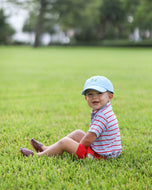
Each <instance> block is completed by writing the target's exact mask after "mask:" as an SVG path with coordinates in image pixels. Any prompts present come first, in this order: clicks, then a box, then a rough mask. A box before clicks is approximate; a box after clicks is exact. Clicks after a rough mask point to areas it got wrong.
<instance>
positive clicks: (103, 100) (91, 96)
mask: <svg viewBox="0 0 152 190" xmlns="http://www.w3.org/2000/svg"><path fill="white" fill-rule="evenodd" d="M112 98H113V94H112V93H110V92H103V93H101V92H98V91H96V90H91V89H90V90H87V91H86V96H85V99H86V101H87V103H88V105H89V106H90V107H91V108H92V109H93V110H94V111H95V110H98V109H101V108H102V107H103V106H104V105H106V104H107V103H108V102H110V101H111V99H112Z"/></svg>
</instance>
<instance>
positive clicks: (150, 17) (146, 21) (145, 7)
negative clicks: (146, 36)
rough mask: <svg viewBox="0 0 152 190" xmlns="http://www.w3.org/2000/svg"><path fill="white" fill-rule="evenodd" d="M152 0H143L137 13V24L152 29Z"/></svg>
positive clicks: (141, 27)
mask: <svg viewBox="0 0 152 190" xmlns="http://www.w3.org/2000/svg"><path fill="white" fill-rule="evenodd" d="M151 10H152V1H151V0H141V3H140V5H139V6H138V8H137V11H136V13H135V25H136V26H138V27H139V28H140V29H144V30H152V11H151Z"/></svg>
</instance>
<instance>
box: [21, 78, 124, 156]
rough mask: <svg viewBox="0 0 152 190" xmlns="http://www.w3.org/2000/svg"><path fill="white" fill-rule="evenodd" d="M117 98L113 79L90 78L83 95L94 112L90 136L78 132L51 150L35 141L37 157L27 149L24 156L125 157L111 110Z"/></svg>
mask: <svg viewBox="0 0 152 190" xmlns="http://www.w3.org/2000/svg"><path fill="white" fill-rule="evenodd" d="M113 94H114V88H113V85H112V83H111V81H110V80H109V79H107V78H106V77H104V76H93V77H91V78H89V79H88V80H87V81H86V82H85V85H84V89H83V91H82V95H84V96H85V100H86V101H87V103H88V105H89V106H90V107H91V108H92V114H91V124H90V127H89V130H88V132H87V133H85V132H84V131H82V130H79V129H78V130H75V131H73V132H72V133H70V134H68V135H67V136H66V137H64V138H62V139H60V140H59V141H57V142H56V143H54V144H52V145H50V146H45V145H43V144H42V143H40V142H38V141H36V140H35V139H34V138H32V139H31V141H30V142H31V145H32V147H33V148H34V149H35V150H36V152H37V153H34V152H33V151H31V150H28V149H26V148H20V153H21V154H22V155H23V156H30V155H32V156H33V155H36V156H39V157H40V156H44V155H49V156H55V155H61V154H62V153H63V152H64V151H66V152H68V153H69V154H72V155H77V157H78V158H79V159H82V158H86V157H91V158H97V159H107V158H113V157H117V156H118V155H120V154H121V152H122V147H121V139H120V131H119V127H118V121H117V118H116V116H115V114H114V112H113V110H112V106H111V100H112V98H113Z"/></svg>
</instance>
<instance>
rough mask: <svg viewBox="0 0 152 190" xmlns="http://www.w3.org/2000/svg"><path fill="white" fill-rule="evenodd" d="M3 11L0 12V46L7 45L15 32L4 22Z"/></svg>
mask: <svg viewBox="0 0 152 190" xmlns="http://www.w3.org/2000/svg"><path fill="white" fill-rule="evenodd" d="M6 19H7V17H6V16H5V15H4V11H3V10H2V9H1V10H0V44H9V43H10V41H11V36H12V35H13V34H14V33H15V30H14V29H13V28H12V27H11V26H10V25H9V24H8V23H7V22H6Z"/></svg>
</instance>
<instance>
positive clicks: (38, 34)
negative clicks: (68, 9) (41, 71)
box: [34, 0, 47, 47]
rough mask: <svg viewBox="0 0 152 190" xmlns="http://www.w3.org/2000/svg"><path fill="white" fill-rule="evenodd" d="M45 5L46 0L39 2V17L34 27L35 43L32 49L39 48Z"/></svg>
mask: <svg viewBox="0 0 152 190" xmlns="http://www.w3.org/2000/svg"><path fill="white" fill-rule="evenodd" d="M46 5H47V2H46V0H39V6H40V8H39V15H38V18H37V23H36V27H35V42H34V47H38V46H40V37H41V34H42V28H43V23H44V14H45V10H46Z"/></svg>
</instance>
